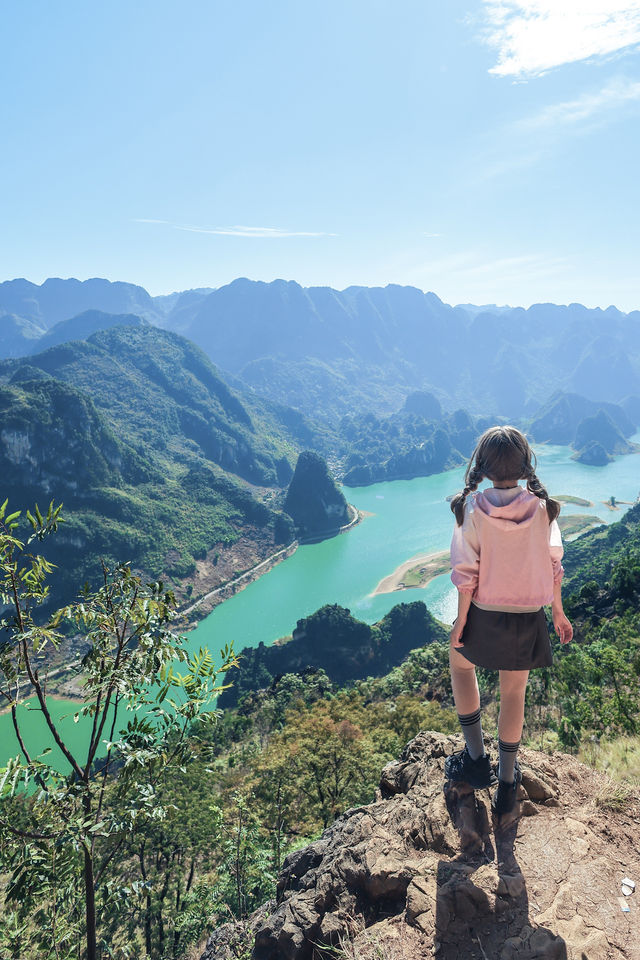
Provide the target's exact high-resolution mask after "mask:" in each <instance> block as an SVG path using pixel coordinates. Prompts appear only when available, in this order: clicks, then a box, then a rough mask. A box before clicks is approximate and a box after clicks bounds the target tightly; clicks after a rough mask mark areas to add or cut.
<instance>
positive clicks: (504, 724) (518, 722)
mask: <svg viewBox="0 0 640 960" xmlns="http://www.w3.org/2000/svg"><path fill="white" fill-rule="evenodd" d="M528 679H529V671H528V670H501V671H500V715H499V717H498V736H499V737H500V739H501V740H503V741H504V742H505V743H516V742H517V741H519V740H520V738H521V737H522V726H523V724H524V695H525V693H526V690H527V680H528Z"/></svg>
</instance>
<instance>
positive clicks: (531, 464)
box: [451, 426, 560, 526]
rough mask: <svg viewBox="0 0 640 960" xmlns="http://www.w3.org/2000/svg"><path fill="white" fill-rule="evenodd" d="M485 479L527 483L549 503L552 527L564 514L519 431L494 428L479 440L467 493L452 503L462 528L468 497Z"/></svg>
mask: <svg viewBox="0 0 640 960" xmlns="http://www.w3.org/2000/svg"><path fill="white" fill-rule="evenodd" d="M485 477H487V478H488V479H489V480H494V481H498V482H501V483H503V482H504V481H505V480H521V479H524V480H526V481H527V490H528V491H529V493H532V494H534V496H536V497H539V498H540V500H544V501H545V505H546V508H547V516H548V517H549V523H551V522H552V521H553V520H555V519H556V517H557V516H558V514H559V513H560V504H559V503H558V501H557V500H552V499H551V497H550V496H549V494H548V493H547V491H546V490H545V488H544V487H543V486H542V484H541V482H540V480H539V479H538V477H537V475H536V456H535V454H534V452H533V450H532V449H531V447H530V446H529V443H528V441H527V438H526V437H525V435H524V434H523V433H521V431H520V430H518V429H517V428H516V427H510V426H503V427H491V428H490V429H489V430H485V432H484V433H483V434H482V436H481V437H480V439H479V440H478V443H477V445H476V448H475V450H474V451H473V453H472V454H471V459H470V461H469V465H468V467H467V470H466V472H465V475H464V483H465V486H464V490H463V491H462V492H461V493H457V494H456V495H455V497H452V499H451V510H452V511H453V513H454V514H455V516H456V520H457V522H458V526H462V521H463V520H464V505H465V502H466V499H467V497H468V496H469V494H470V493H473V492H474V491H475V490H477V489H478V486H479V484H480V483H481V482H482V481H483V480H484V478H485Z"/></svg>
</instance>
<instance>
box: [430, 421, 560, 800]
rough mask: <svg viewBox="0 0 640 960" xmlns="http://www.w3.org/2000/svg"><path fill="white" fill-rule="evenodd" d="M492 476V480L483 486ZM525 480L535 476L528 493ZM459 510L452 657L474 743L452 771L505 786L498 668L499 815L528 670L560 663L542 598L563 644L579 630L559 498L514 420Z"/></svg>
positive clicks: (475, 465) (472, 475) (461, 711)
mask: <svg viewBox="0 0 640 960" xmlns="http://www.w3.org/2000/svg"><path fill="white" fill-rule="evenodd" d="M532 458H533V460H534V463H533V464H532ZM485 478H486V479H488V480H490V481H491V482H492V483H493V486H492V487H488V488H487V489H486V490H484V491H482V492H476V491H477V487H478V484H480V483H481V482H482V480H484V479H485ZM518 480H526V489H525V488H524V487H522V486H519V485H518ZM451 509H452V511H453V512H454V513H455V517H456V526H455V529H454V533H453V539H452V542H451V568H452V572H451V579H452V580H453V582H454V584H455V585H456V587H457V588H458V616H457V619H456V621H455V623H454V625H453V629H452V630H451V637H450V640H451V643H450V648H449V662H450V664H451V685H452V688H453V697H454V701H455V705H456V710H457V712H458V718H459V720H460V724H461V726H462V732H463V734H464V739H465V744H466V745H465V748H464V750H462V751H461V752H460V753H454V754H453V755H452V756H450V757H448V758H447V760H446V762H445V775H446V777H447V779H448V780H450V781H460V780H462V781H465V782H466V783H468V784H469V785H470V786H472V787H474V788H476V789H481V788H483V787H489V786H491V785H493V784H495V783H496V777H495V775H494V773H493V771H492V769H491V766H490V764H489V757H488V756H487V755H486V754H485V752H484V743H483V738H482V725H481V719H480V695H479V691H478V682H477V679H476V672H475V666H476V665H477V666H480V667H487V668H489V669H491V670H499V671H500V715H499V718H498V748H499V763H498V777H497V783H498V787H497V790H496V791H495V793H494V795H493V798H492V801H491V807H492V809H493V811H494V813H495V814H496V815H497V816H500V815H501V814H503V813H508V812H509V811H511V810H512V809H513V807H514V804H515V800H516V791H517V789H518V784H519V783H520V781H521V779H522V775H521V771H520V766H519V764H518V762H517V760H516V754H517V751H518V747H519V746H520V739H521V736H522V726H523V722H524V697H525V690H526V686H527V679H528V677H529V670H531V669H533V668H535V667H548V666H549V665H550V664H551V662H552V655H551V643H550V640H549V631H548V629H547V621H546V617H545V613H544V610H543V609H542V605H543V604H548V603H551V604H552V608H551V609H552V614H553V625H554V628H555V630H556V632H557V634H558V636H559V637H560V640H561V642H562V643H569V641H570V640H571V638H572V636H573V628H572V626H571V624H570V623H569V621H568V620H567V618H566V616H565V614H564V610H563V609H562V599H561V596H560V584H561V581H562V576H563V573H564V571H563V568H562V565H561V562H560V561H561V559H562V554H563V549H562V539H561V536H560V528H559V527H558V522H557V516H558V514H559V512H560V504H559V503H558V501H557V500H551V499H550V498H549V496H548V494H547V491H546V490H545V488H544V487H543V486H542V484H541V483H540V481H539V480H538V478H537V476H536V473H535V456H534V454H533V451H532V450H531V447H530V446H529V444H528V442H527V440H526V437H525V436H524V435H523V434H522V433H521V432H520V431H519V430H516V428H515V427H509V426H505V427H492V428H491V429H490V430H487V431H486V432H485V433H483V435H482V436H481V437H480V440H479V442H478V445H477V446H476V448H475V450H474V451H473V454H472V456H471V460H470V462H469V466H468V467H467V472H466V474H465V488H464V490H463V491H462V493H459V494H457V495H456V496H455V497H454V498H453V499H452V501H451Z"/></svg>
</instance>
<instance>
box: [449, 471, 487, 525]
mask: <svg viewBox="0 0 640 960" xmlns="http://www.w3.org/2000/svg"><path fill="white" fill-rule="evenodd" d="M483 480H484V473H483V472H482V470H481V469H480V467H479V466H478V464H477V463H473V459H472V461H471V463H470V464H469V466H468V467H467V472H466V473H465V475H464V483H465V486H464V490H463V491H462V493H457V494H456V495H455V497H453V498H452V500H451V510H452V512H453V513H455V515H456V520H457V522H458V526H459V527H461V526H462V521H463V520H464V505H465V501H466V499H467V497H468V496H469V494H470V493H473V491H474V490H477V489H478V486H479V484H481V483H482V481H483Z"/></svg>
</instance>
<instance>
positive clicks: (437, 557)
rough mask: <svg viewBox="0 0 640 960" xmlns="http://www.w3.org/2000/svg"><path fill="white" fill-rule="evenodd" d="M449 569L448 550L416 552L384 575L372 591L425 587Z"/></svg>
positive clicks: (388, 591) (384, 591)
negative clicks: (416, 553)
mask: <svg viewBox="0 0 640 960" xmlns="http://www.w3.org/2000/svg"><path fill="white" fill-rule="evenodd" d="M450 569H451V565H450V562H449V551H448V550H440V551H439V552H438V553H425V554H418V556H416V557H411V559H410V560H406V561H405V562H404V563H401V564H400V566H399V567H397V568H396V569H395V570H394V571H393V573H392V574H390V575H389V576H388V577H384V578H383V579H382V580H381V581H380V583H379V584H378V586H377V587H376V588H375V590H374V591H373V594H372V596H375V594H377V593H393V591H394V590H409V589H412V588H414V587H426V586H427V584H428V583H430V582H431V580H433V579H434V577H439V576H440V575H441V574H442V573H447V572H448V571H449V570H450Z"/></svg>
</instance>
